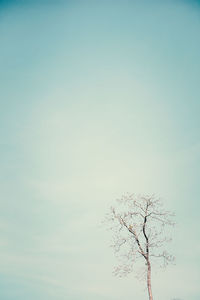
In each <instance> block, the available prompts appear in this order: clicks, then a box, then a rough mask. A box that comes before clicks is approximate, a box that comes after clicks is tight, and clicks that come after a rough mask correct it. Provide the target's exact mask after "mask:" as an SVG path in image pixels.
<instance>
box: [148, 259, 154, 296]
mask: <svg viewBox="0 0 200 300" xmlns="http://www.w3.org/2000/svg"><path fill="white" fill-rule="evenodd" d="M147 288H148V294H149V300H153V295H152V290H151V264H150V262H149V261H148V262H147Z"/></svg>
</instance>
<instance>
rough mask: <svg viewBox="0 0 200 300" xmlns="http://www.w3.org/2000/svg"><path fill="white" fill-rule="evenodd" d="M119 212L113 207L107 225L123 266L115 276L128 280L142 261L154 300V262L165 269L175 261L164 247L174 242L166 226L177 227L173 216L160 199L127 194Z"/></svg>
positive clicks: (119, 205)
mask: <svg viewBox="0 0 200 300" xmlns="http://www.w3.org/2000/svg"><path fill="white" fill-rule="evenodd" d="M117 202H118V205H117V209H116V208H114V207H111V210H110V213H109V214H108V215H107V216H106V222H107V223H108V224H111V226H110V227H109V229H111V230H112V232H113V244H112V247H113V248H114V252H115V254H118V257H119V259H120V261H121V264H120V265H119V266H117V267H116V268H115V270H114V274H115V275H119V276H126V275H127V274H128V273H130V272H132V270H133V265H134V264H135V262H136V261H137V260H138V259H139V258H142V259H143V261H144V263H145V268H144V270H145V274H146V275H145V277H146V282H147V289H148V295H149V300H153V295H152V287H151V267H152V261H154V259H156V260H159V261H161V265H162V266H166V265H167V264H168V263H169V262H173V261H174V257H173V256H171V255H170V254H168V253H167V252H166V251H165V250H164V249H163V245H164V244H165V242H167V241H169V240H171V239H170V238H168V237H167V234H168V232H167V231H166V228H167V227H166V225H169V226H171V225H174V223H173V221H172V217H173V216H174V214H173V213H171V212H169V211H166V210H165V209H164V208H163V204H162V201H161V199H160V198H156V197H155V196H154V195H153V196H142V195H138V196H135V195H133V194H126V195H123V196H122V197H121V199H117Z"/></svg>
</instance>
